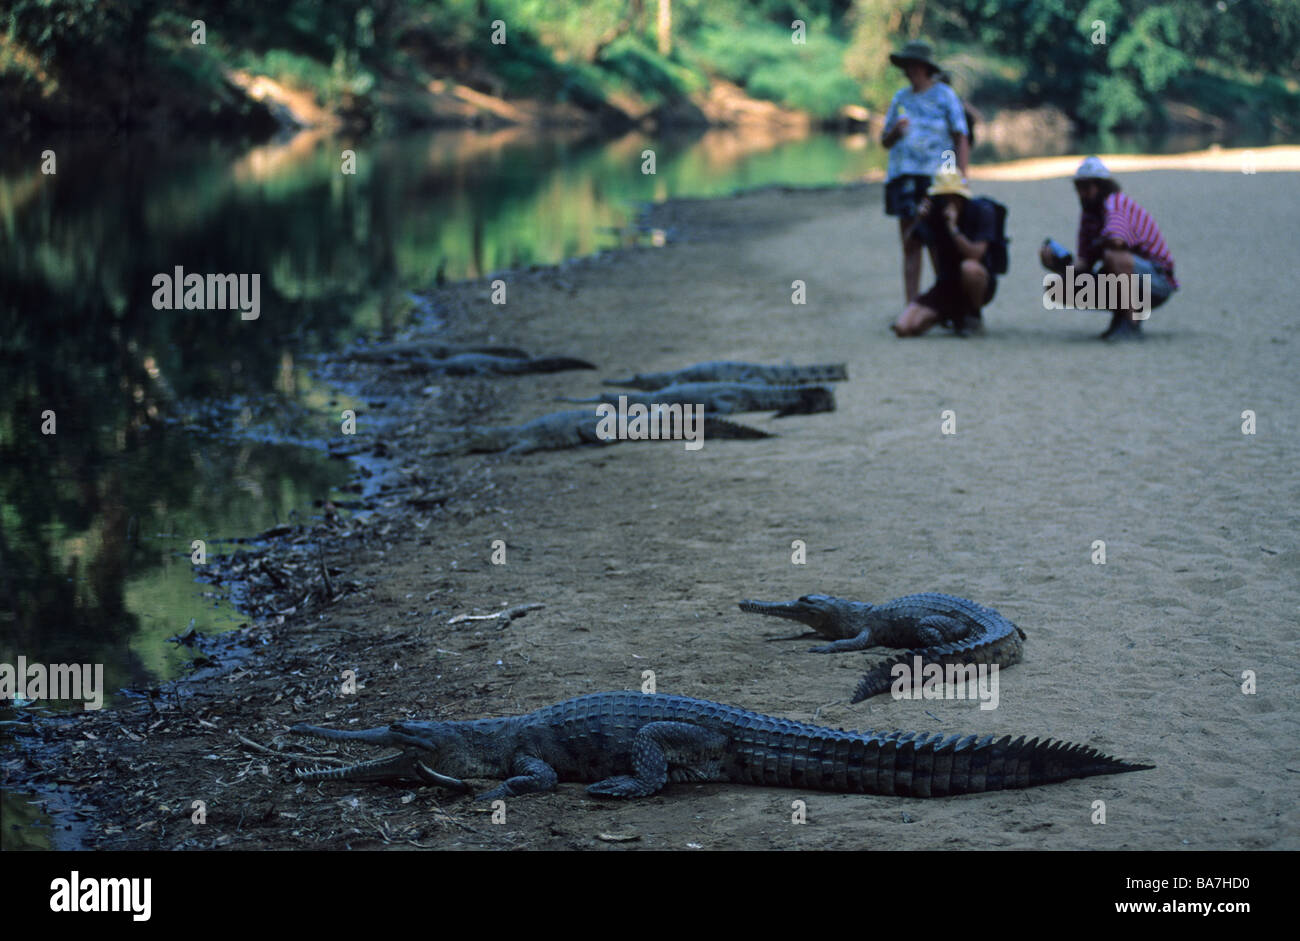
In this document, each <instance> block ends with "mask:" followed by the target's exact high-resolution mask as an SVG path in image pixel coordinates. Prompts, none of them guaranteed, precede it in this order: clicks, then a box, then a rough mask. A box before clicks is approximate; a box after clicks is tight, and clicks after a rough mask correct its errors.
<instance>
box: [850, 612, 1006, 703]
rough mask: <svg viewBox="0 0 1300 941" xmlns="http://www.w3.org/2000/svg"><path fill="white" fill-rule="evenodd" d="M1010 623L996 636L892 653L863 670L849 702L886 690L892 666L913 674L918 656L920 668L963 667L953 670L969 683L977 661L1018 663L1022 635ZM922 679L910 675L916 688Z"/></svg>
mask: <svg viewBox="0 0 1300 941" xmlns="http://www.w3.org/2000/svg"><path fill="white" fill-rule="evenodd" d="M1007 623H1008V624H1010V622H1007ZM1011 626H1012V630H1010V631H1009V632H1007V633H1006V634H1003V635H1001V636H999V637H994V638H988V637H977V638H974V639H967V640H959V641H955V642H953V643H949V644H938V645H936V646H934V647H923V648H920V649H917V650H904V651H902V652H900V653H897V654H891V655H890V656H888V657H886V658H885V659H884V660H882V661H881V662H880V663H878V664H876V665H875V666H874V667H872V668H871V669H870V670H868V671H867V672H866V673H865V674H863V676H862V679H860V680H859V681H858V685H857V688H856V689H855V690H854V691H853V699H852V702H854V703H859V702H862V701H863V700H864V699H870V698H871V697H872V696H879V695H880V694H881V693H884V692H888V691H889V690H890V689H891V688H892V687H893V686H894V683H895V682H897V681H896V680H895V679H894V675H893V672H894V667H896V666H898V665H900V664H902V665H904V666H906V667H907V668H908V670H909V671H911V672H913V674H914V673H915V671H914V668H915V666H916V658H917V657H920V658H921V668H922V669H924V668H925V667H927V666H930V665H934V666H938V667H941V668H945V671H946V668H947V667H949V666H953V667H959V668H965V669H963V670H962V671H961V672H958V673H956V677H957V678H958V679H962V678H966V679H967V682H968V683H969V682H970V680H971V679H973V678H974V676H975V673H974V672H972V670H973V669H974V668H976V667H978V666H980V665H992V664H996V665H997V666H998V667H999V668H1001V667H1009V666H1011V665H1012V664H1016V663H1019V662H1020V661H1021V660H1022V659H1024V645H1023V643H1022V641H1021V638H1022V637H1023V636H1024V635H1023V633H1022V632H1021V630H1020V629H1019V628H1017V627H1015V626H1014V625H1011ZM945 678H946V672H945ZM921 679H922V678H921V677H919V676H915V675H913V676H912V683H913V684H915V685H916V687H918V688H919V687H920V685H921Z"/></svg>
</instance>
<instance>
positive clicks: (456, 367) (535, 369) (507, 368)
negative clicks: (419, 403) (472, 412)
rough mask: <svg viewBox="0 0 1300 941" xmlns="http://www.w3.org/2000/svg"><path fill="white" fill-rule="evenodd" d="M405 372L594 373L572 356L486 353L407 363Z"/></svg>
mask: <svg viewBox="0 0 1300 941" xmlns="http://www.w3.org/2000/svg"><path fill="white" fill-rule="evenodd" d="M403 365H404V366H405V368H406V370H407V371H408V372H430V373H438V374H441V375H444V376H522V375H524V374H526V373H543V372H563V371H564V370H567V369H595V368H596V367H595V366H594V365H592V364H591V363H589V362H587V361H586V360H585V359H575V358H573V357H572V356H538V357H519V356H495V355H492V354H490V353H458V354H457V355H455V356H449V357H447V358H445V359H419V358H416V359H408V360H404V361H403Z"/></svg>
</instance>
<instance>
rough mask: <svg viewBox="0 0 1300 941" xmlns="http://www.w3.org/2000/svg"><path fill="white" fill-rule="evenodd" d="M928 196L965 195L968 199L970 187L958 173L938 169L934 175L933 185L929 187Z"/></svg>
mask: <svg viewBox="0 0 1300 941" xmlns="http://www.w3.org/2000/svg"><path fill="white" fill-rule="evenodd" d="M928 195H930V196H965V197H966V198H967V199H970V187H969V186H967V185H966V181H965V180H964V179H963V178H962V175H961V174H960V173H955V172H952V173H945V172H943V171H940V172H939V173H936V174H935V175H934V185H933V186H931V187H930V190H929V194H928Z"/></svg>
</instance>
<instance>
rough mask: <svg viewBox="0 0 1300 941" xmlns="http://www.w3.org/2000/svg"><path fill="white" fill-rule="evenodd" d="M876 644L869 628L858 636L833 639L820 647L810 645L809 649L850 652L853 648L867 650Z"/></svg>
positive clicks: (812, 650) (814, 650) (813, 650)
mask: <svg viewBox="0 0 1300 941" xmlns="http://www.w3.org/2000/svg"><path fill="white" fill-rule="evenodd" d="M875 646H877V644H876V642H875V641H873V640H872V639H871V628H867V629H866V630H864V631H863V632H862V633H861V634H859V635H858V636H857V637H848V638H845V639H844V640H833V641H831V642H830V643H829V644H822V645H821V646H820V647H809V648H808V650H809V652H810V653H848V652H849V651H851V650H867V649H869V648H871V647H875Z"/></svg>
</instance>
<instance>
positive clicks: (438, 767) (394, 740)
mask: <svg viewBox="0 0 1300 941" xmlns="http://www.w3.org/2000/svg"><path fill="white" fill-rule="evenodd" d="M293 731H294V732H295V733H297V734H300V735H313V736H317V737H320V738H326V739H333V740H337V741H344V742H363V743H365V744H368V745H381V746H387V747H392V748H398V749H401V751H400V752H398V753H397V754H395V755H393V756H391V757H388V758H378V759H375V760H372V761H365V762H361V763H360V764H355V765H352V766H350V767H343V768H329V769H316V770H309V771H303V770H298V771H297V774H298V777H299V778H301V779H302V780H306V781H330V780H344V781H400V780H402V779H411V780H414V781H418V782H422V783H424V784H437V785H441V786H443V787H449V788H453V789H455V790H458V791H463V792H469V791H470V786H469V785H468V784H467V783H466V781H465V780H464V779H465V778H492V779H502V778H504V779H505V782H504V783H503V784H501V785H499V786H497V787H495V788H492V789H491V790H489V791H486V792H484V793H482V794H480V795H479V799H481V800H495V799H497V798H502V797H517V796H519V795H521V794H530V793H535V792H539V791H551V790H554V789H555V785H556V782H557V781H591V782H595V783H593V784H591V785H590V786H589V787H588V788H587V792H588V793H590V794H594V795H596V796H599V797H646V796H648V795H651V794H654V793H656V792H658V791H659V790H661V789H662V788H663V787H664V785H665V784H667V783H668V782H670V781H671V782H681V781H732V782H735V783H738V784H757V785H766V786H769V787H792V788H807V789H809V790H824V791H842V792H852V793H862V794H896V795H900V796H906V797H944V796H946V795H949V794H969V793H981V792H984V791H997V790H1003V789H1007V788H1021V787H1033V786H1035V785H1039V784H1050V783H1053V782H1056V781H1064V780H1067V779H1069V778H1084V777H1089V776H1091V775H1098V774H1120V773H1122V772H1126V771H1143V770H1146V769H1148V768H1150V767H1152V766H1151V765H1138V764H1130V763H1128V762H1124V761H1121V760H1119V759H1117V758H1111V757H1109V756H1107V755H1104V754H1101V753H1100V752H1098V751H1096V750H1095V749H1092V748H1088V747H1086V746H1083V745H1072V744H1069V743H1067V742H1058V741H1054V740H1051V739H1042V740H1038V739H1033V740H1029V741H1026V740H1025V738H1024V737H1023V736H1021V737H1019V738H1016V739H1014V740H1013V739H1012V738H1011V736H1009V735H1008V736H1004V737H1003V738H1000V739H995V738H994V736H992V735H986V736H985V737H984V738H981V739H978V740H977V739H976V736H974V735H967V736H964V737H963V736H961V735H945V734H944V733H942V732H933V733H924V732H870V731H868V732H845V731H842V730H836V729H829V728H823V727H821V726H816V725H809V724H806V723H803V722H794V721H791V720H789V719H778V718H775V717H773V716H766V715H762V714H760V713H756V712H748V711H746V710H744V709H737V708H736V707H734V706H725V705H723V704H721V703H716V702H707V701H705V700H700V699H688V698H686V697H685V696H670V695H665V694H662V693H657V694H650V695H647V694H642V693H638V692H613V693H593V694H591V695H588V696H579V697H578V698H576V699H569V700H566V701H564V702H561V703H556V704H555V705H553V706H546V707H544V708H542V709H538V710H537V711H536V712H530V713H528V714H526V715H520V716H506V717H504V718H499V719H474V720H470V721H463V722H395V723H393V724H392V725H390V726H388V727H387V728H374V729H364V730H354V731H338V730H335V729H326V728H321V727H319V726H312V725H297V726H294V728H293Z"/></svg>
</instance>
